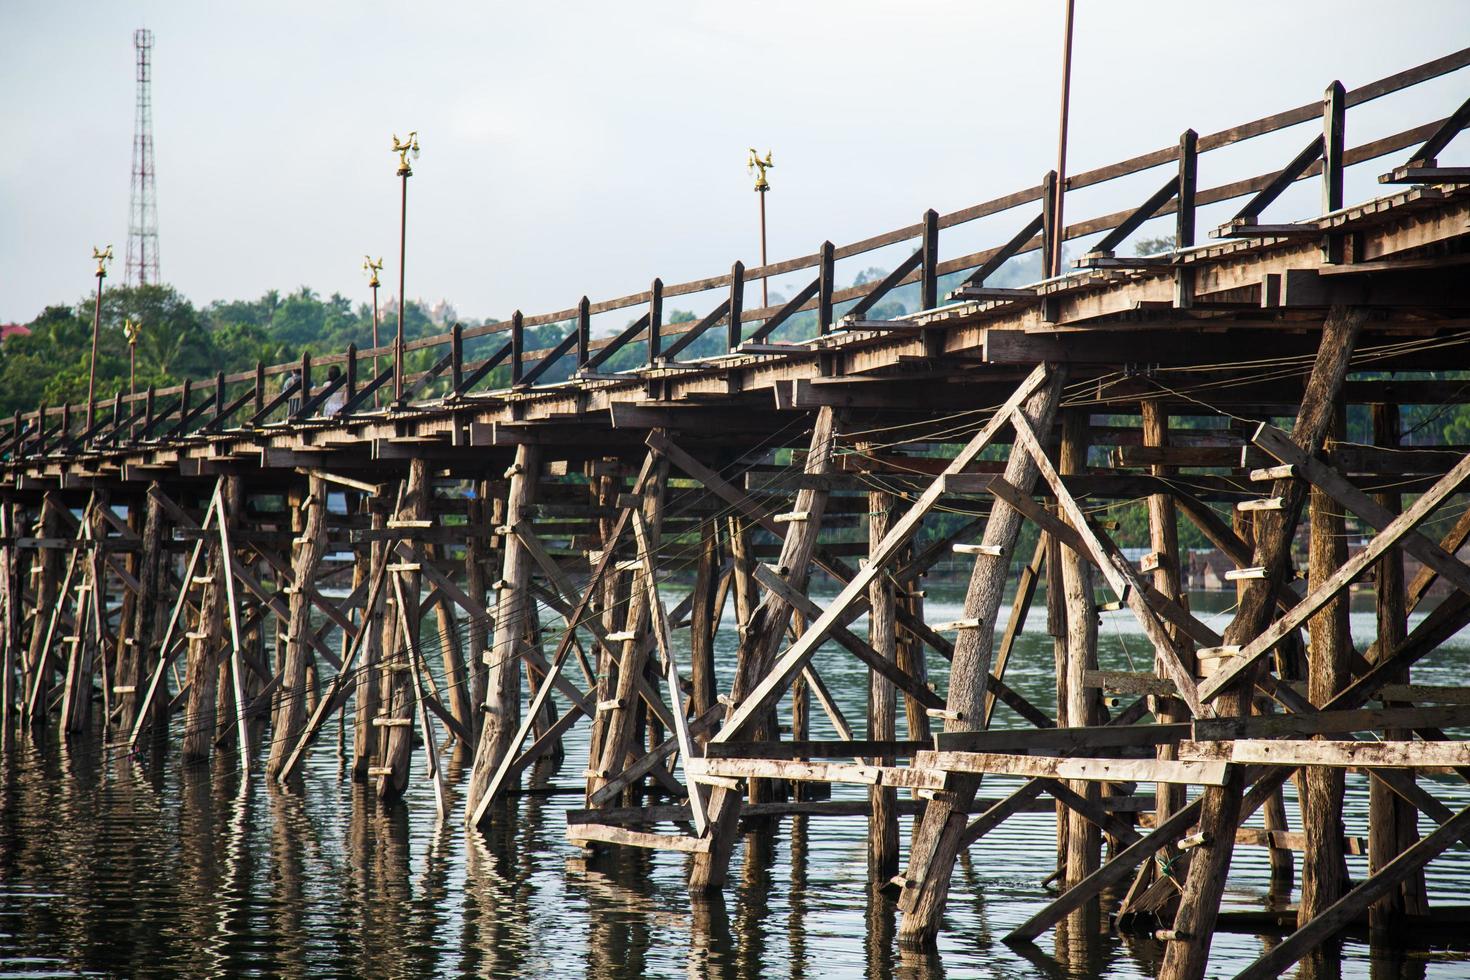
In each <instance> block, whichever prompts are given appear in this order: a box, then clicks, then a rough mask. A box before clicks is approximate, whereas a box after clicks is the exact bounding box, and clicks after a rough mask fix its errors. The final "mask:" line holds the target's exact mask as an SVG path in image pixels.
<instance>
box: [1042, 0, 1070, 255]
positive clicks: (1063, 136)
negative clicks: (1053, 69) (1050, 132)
mask: <svg viewBox="0 0 1470 980" xmlns="http://www.w3.org/2000/svg"><path fill="white" fill-rule="evenodd" d="M1066 2H1067V8H1066V9H1067V13H1066V23H1065V25H1064V26H1063V28H1062V120H1061V125H1060V132H1059V133H1058V134H1057V199H1056V206H1055V209H1054V210H1053V212H1052V213H1053V214H1055V215H1056V232H1055V234H1053V235H1052V236H1051V254H1050V255H1048V256H1046V264H1047V268H1046V270H1045V272H1046V277H1047V278H1052V277H1054V276H1059V275H1061V274H1062V239H1063V238H1064V237H1065V235H1066V228H1067V225H1066V223H1065V222H1064V221H1063V220H1062V203H1063V200H1064V198H1065V197H1066V194H1067V111H1068V108H1069V103H1070V102H1071V95H1072V15H1073V13H1074V12H1075V8H1076V0H1066Z"/></svg>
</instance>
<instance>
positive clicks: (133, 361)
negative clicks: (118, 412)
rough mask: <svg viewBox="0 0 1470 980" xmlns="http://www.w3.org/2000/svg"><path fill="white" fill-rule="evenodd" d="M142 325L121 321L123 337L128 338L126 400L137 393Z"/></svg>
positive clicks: (130, 321)
mask: <svg viewBox="0 0 1470 980" xmlns="http://www.w3.org/2000/svg"><path fill="white" fill-rule="evenodd" d="M142 331H143V325H142V324H141V323H137V322H135V321H133V320H124V321H123V336H124V337H126V338H128V400H129V401H132V400H133V396H134V395H136V394H137V393H138V334H140V333H141V332H142Z"/></svg>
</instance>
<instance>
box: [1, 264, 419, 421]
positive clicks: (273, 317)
mask: <svg viewBox="0 0 1470 980" xmlns="http://www.w3.org/2000/svg"><path fill="white" fill-rule="evenodd" d="M93 304H94V297H92V296H88V297H86V298H84V299H83V300H81V301H80V302H78V303H77V305H76V307H75V308H71V307H66V306H51V307H47V308H46V309H45V310H44V311H43V312H42V313H41V315H40V316H38V317H36V319H35V320H33V321H31V322H30V323H29V324H27V326H28V327H29V328H30V331H31V333H30V335H29V336H22V335H16V336H12V337H10V338H9V339H7V340H6V341H5V342H4V344H3V345H0V415H10V414H12V413H13V412H16V411H28V410H30V409H33V408H35V407H36V406H37V405H39V404H40V403H41V402H42V401H45V402H46V403H47V404H49V405H57V404H61V403H63V402H72V403H74V404H81V403H83V402H85V401H86V398H87V377H88V369H89V364H90V361H91V350H92V314H93ZM125 320H132V321H133V322H135V323H138V324H141V325H142V329H141V331H140V334H139V338H138V345H137V350H136V359H137V385H138V389H139V390H140V391H141V390H143V389H144V388H146V387H147V386H148V385H158V386H160V387H165V386H168V385H174V384H177V383H179V382H181V381H183V380H184V379H185V378H193V379H196V380H201V379H207V378H210V377H213V376H214V374H215V373H216V372H219V371H223V372H225V373H226V374H234V373H238V372H241V371H248V370H250V369H252V368H254V367H255V365H256V364H257V363H265V364H278V363H281V362H283V361H287V360H292V359H295V358H297V357H300V356H301V354H302V353H304V352H308V351H309V352H311V353H312V354H324V353H334V354H335V353H340V352H341V351H343V350H345V349H346V347H347V345H348V344H350V343H355V344H357V346H358V347H359V348H362V349H366V348H368V347H370V346H371V345H372V338H373V322H372V307H371V306H369V305H368V304H361V305H359V306H358V307H357V308H356V309H354V308H353V306H352V303H351V301H350V300H348V299H347V298H346V297H345V296H342V295H341V294H333V295H332V296H331V297H329V298H327V299H322V298H321V297H320V296H318V295H317V294H316V293H315V292H314V291H313V290H311V289H310V288H308V287H306V286H302V287H301V288H300V289H299V290H297V291H296V292H294V293H291V294H289V295H288V296H285V297H282V296H281V294H280V293H278V292H277V291H276V290H270V291H268V292H267V293H265V295H263V296H261V297H260V298H259V299H257V300H232V301H228V302H225V301H220V302H215V303H212V304H210V305H209V306H208V307H207V308H205V309H203V310H200V309H198V308H197V307H195V306H194V304H193V303H191V302H189V300H188V299H186V298H184V297H183V296H181V295H179V293H178V292H177V291H176V290H175V289H173V288H172V287H171V286H138V287H127V286H119V287H114V288H112V289H108V290H106V291H105V292H104V293H103V294H102V305H101V310H100V315H99V317H98V331H97V398H98V400H99V401H105V400H106V399H109V398H111V397H112V396H113V395H114V394H115V393H116V392H118V391H126V390H127V387H128V372H129V357H128V353H129V352H128V344H127V340H126V338H125V336H124V334H123V329H122V327H123V322H124V321H125ZM396 326H397V310H396V308H395V309H391V310H384V311H382V319H381V323H380V326H379V337H380V340H381V342H382V343H388V342H389V341H390V340H391V338H392V336H393V332H394V330H395V328H396ZM439 330H440V328H439V327H437V326H435V324H434V323H433V322H432V321H431V320H430V319H429V316H428V314H427V313H426V312H425V311H424V310H423V309H422V308H421V307H420V306H419V305H418V304H417V303H409V304H407V305H406V307H405V310H404V335H405V336H406V337H407V338H408V339H410V340H412V339H414V338H416V337H421V336H425V335H428V334H432V333H436V332H439ZM436 356H437V355H435V354H432V353H431V352H429V351H414V352H411V353H410V354H409V356H408V358H407V360H406V363H407V366H408V368H409V369H410V370H423V369H424V368H426V367H428V366H429V365H430V364H431V363H432V361H433V359H434V358H435V357H436Z"/></svg>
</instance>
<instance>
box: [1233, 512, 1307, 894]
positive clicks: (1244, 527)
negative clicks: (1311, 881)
mask: <svg viewBox="0 0 1470 980" xmlns="http://www.w3.org/2000/svg"><path fill="white" fill-rule="evenodd" d="M1251 515H1252V512H1251V511H1242V510H1236V511H1234V512H1232V514H1231V517H1230V519H1231V527H1232V528H1234V530H1235V536H1236V537H1237V538H1239V539H1240V540H1241V541H1254V540H1255V522H1254V521H1253V520H1252V516H1251ZM1249 588H1250V580H1249V579H1237V580H1236V582H1235V601H1236V603H1237V604H1239V603H1240V602H1241V600H1243V599H1244V598H1245V593H1246V590H1247V589H1249ZM1291 639H1292V640H1293V641H1294V643H1291V644H1288V643H1283V644H1282V645H1281V649H1280V650H1278V651H1277V654H1278V656H1277V662H1278V671H1277V673H1278V676H1280V677H1283V678H1284V677H1287V676H1294V677H1296V678H1297V679H1298V680H1302V679H1305V671H1303V672H1301V673H1299V674H1294V675H1288V674H1287V673H1284V672H1282V671H1281V670H1280V669H1279V666H1280V665H1284V664H1286V663H1287V662H1288V660H1289V658H1290V657H1291V655H1292V654H1293V653H1294V652H1295V651H1294V650H1293V649H1292V647H1294V646H1300V643H1301V635H1300V634H1295V635H1293V636H1292V637H1291ZM1251 702H1252V703H1251V712H1252V714H1258V715H1259V714H1269V713H1271V711H1272V710H1273V704H1272V702H1271V701H1269V700H1267V699H1266V698H1264V697H1261V696H1259V695H1256V696H1253V697H1252V699H1251ZM1301 775H1302V771H1301V770H1297V776H1298V777H1299V781H1298V792H1297V799H1298V800H1299V801H1300V800H1302V799H1305V797H1306V793H1305V791H1304V790H1302V789H1301V785H1300V777H1301ZM1261 822H1262V823H1263V824H1265V827H1266V829H1267V830H1280V831H1289V830H1291V827H1290V826H1289V825H1288V823H1287V821H1286V797H1285V794H1284V793H1283V792H1282V790H1280V789H1279V788H1278V789H1277V790H1275V791H1274V792H1272V793H1271V794H1270V795H1269V796H1267V797H1266V800H1265V802H1263V803H1262V804H1261ZM1268 859H1269V861H1270V862H1271V894H1272V895H1273V896H1279V897H1281V898H1283V899H1286V900H1289V899H1290V897H1291V889H1292V883H1293V881H1294V879H1295V877H1296V856H1295V855H1294V854H1293V853H1292V852H1291V850H1290V849H1289V848H1284V847H1273V848H1271V849H1270V851H1269V854H1268Z"/></svg>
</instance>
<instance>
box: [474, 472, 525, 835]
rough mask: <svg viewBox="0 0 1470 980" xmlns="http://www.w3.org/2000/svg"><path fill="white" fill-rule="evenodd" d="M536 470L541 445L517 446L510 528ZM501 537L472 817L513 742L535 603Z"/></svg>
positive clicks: (521, 513)
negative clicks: (524, 654)
mask: <svg viewBox="0 0 1470 980" xmlns="http://www.w3.org/2000/svg"><path fill="white" fill-rule="evenodd" d="M540 472H541V449H540V447H539V446H535V445H532V444H529V443H522V444H521V445H519V446H517V447H516V456H515V464H514V465H513V466H512V467H511V469H510V488H509V490H508V491H507V495H506V501H505V515H504V521H503V526H509V527H513V526H515V525H516V524H518V523H520V522H521V521H522V520H530V518H531V513H530V510H531V506H532V505H533V504H534V503H535V497H536V479H537V476H538V475H539V474H540ZM503 541H504V548H505V552H504V555H503V558H502V564H501V575H500V581H499V582H498V583H496V586H495V588H496V589H497V592H496V601H495V605H494V608H495V610H496V614H497V618H496V620H495V638H494V641H493V645H492V646H491V648H490V650H488V651H486V652H485V653H484V654H483V655H484V656H485V657H486V658H487V660H488V663H487V667H488V671H487V674H486V682H485V702H484V706H483V708H482V709H481V710H482V712H483V714H484V720H483V722H482V724H481V728H480V741H479V744H478V745H476V746H475V764H474V768H473V771H472V772H471V774H470V788H469V792H468V793H467V794H466V795H465V801H466V804H467V806H468V810H467V811H466V816H467V817H470V818H473V816H474V812H475V807H476V806H477V805H478V804H479V801H480V797H481V796H483V795H484V793H485V790H486V787H487V786H488V785H489V783H490V779H491V777H492V776H494V774H495V770H496V769H497V768H498V767H499V766H500V760H501V758H502V757H503V756H504V755H505V754H506V753H507V752H512V751H514V750H515V746H514V745H512V744H511V743H512V741H513V740H514V739H515V734H516V731H517V729H518V727H519V726H520V710H521V657H520V645H521V643H522V642H524V637H525V629H526V626H525V621H526V617H527V616H528V615H530V610H531V609H532V608H533V605H532V603H531V597H530V584H531V557H530V555H528V554H527V553H526V547H525V545H524V544H522V543H521V542H520V540H519V539H518V538H517V537H516V536H515V535H507V536H506V537H505V538H504V539H503Z"/></svg>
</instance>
